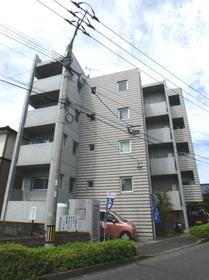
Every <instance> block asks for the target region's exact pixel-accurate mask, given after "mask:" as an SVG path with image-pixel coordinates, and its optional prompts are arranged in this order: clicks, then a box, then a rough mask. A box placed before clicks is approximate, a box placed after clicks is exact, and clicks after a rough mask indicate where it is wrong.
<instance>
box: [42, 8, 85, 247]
mask: <svg viewBox="0 0 209 280" xmlns="http://www.w3.org/2000/svg"><path fill="white" fill-rule="evenodd" d="M86 14H87V11H86V12H85V13H84V16H83V18H82V19H80V20H78V22H77V26H76V29H75V32H74V35H73V38H72V40H71V42H70V44H69V45H68V47H67V50H66V56H65V59H64V61H62V63H63V64H64V67H63V71H62V79H61V88H60V95H59V100H60V105H59V106H58V111H57V119H56V126H55V133H54V144H53V151H52V159H51V164H50V171H49V183H48V190H47V216H46V228H45V230H46V234H45V246H54V244H55V228H56V212H57V199H58V185H59V181H60V167H61V158H62V147H63V134H64V123H65V114H66V112H65V103H66V102H67V95H68V94H67V93H68V85H69V79H70V77H71V76H72V75H73V74H74V72H75V71H73V69H72V68H71V65H72V62H73V54H72V48H73V43H74V40H75V37H76V35H77V32H78V30H79V28H80V26H81V24H82V22H83V20H84V18H85V16H86Z"/></svg>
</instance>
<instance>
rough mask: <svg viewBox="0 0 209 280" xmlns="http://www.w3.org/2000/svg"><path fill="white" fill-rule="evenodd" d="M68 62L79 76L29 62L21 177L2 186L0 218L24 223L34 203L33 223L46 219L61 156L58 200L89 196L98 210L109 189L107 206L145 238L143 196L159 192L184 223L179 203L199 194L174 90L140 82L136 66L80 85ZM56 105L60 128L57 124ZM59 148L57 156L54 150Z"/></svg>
mask: <svg viewBox="0 0 209 280" xmlns="http://www.w3.org/2000/svg"><path fill="white" fill-rule="evenodd" d="M72 67H73V69H75V70H76V71H77V72H79V73H81V74H80V75H76V74H74V75H66V74H63V73H64V72H63V67H62V65H61V64H59V63H58V62H52V61H47V62H41V61H38V62H36V63H35V65H34V69H35V75H34V77H33V78H32V79H31V84H32V85H33V91H32V92H31V94H30V96H29V105H30V107H28V108H31V107H32V108H33V109H32V110H28V109H27V110H28V111H27V112H26V113H27V114H26V120H25V122H24V127H23V137H22V142H21V146H20V152H19V157H18V161H17V165H16V177H18V178H21V180H19V182H20V181H21V182H22V183H21V188H19V186H17V185H15V184H13V187H12V189H11V188H10V191H9V192H8V193H9V196H8V198H7V199H6V202H5V204H6V207H5V209H6V211H5V219H6V220H13V221H14V220H15V221H28V213H29V209H30V207H34V206H35V207H37V218H36V221H39V222H45V221H46V207H47V206H46V205H47V203H46V201H47V200H49V196H48V198H47V192H49V186H50V184H51V183H52V181H53V180H52V178H53V168H52V167H53V165H54V163H55V162H57V161H59V160H60V168H59V180H58V181H59V182H58V184H59V186H58V199H57V201H58V202H66V201H67V200H68V199H69V198H78V199H86V198H95V199H99V200H100V205H101V208H104V207H105V199H106V194H107V192H114V193H115V194H116V199H115V203H114V208H113V210H115V211H116V212H117V213H118V214H121V216H123V217H124V218H126V219H127V220H130V221H132V222H134V224H135V225H136V229H137V233H138V236H139V238H141V239H152V238H153V236H154V225H153V221H152V210H151V200H150V194H151V193H156V192H158V191H165V192H167V193H168V196H169V198H170V201H171V202H172V205H173V213H174V219H177V218H178V219H181V220H182V221H183V222H184V223H185V224H186V223H187V218H186V217H185V215H186V205H188V204H191V203H195V202H198V201H201V200H202V195H201V191H200V184H199V178H198V173H197V168H196V163H195V160H194V151H193V147H192V142H191V136H190V132H189V126H188V121H187V116H186V111H185V106H184V101H183V97H182V93H181V90H180V89H175V90H167V87H166V84H164V83H158V84H152V85H148V86H146V87H142V85H141V78H140V73H139V72H138V70H137V69H132V70H128V71H123V72H119V73H114V74H110V75H104V76H100V77H96V78H91V79H88V81H87V83H86V82H85V81H84V80H85V79H86V78H85V75H83V71H82V69H81V67H80V66H79V64H78V62H77V61H76V59H75V58H74V60H73V65H72ZM63 88H64V89H65V91H66V94H67V95H66V98H65V100H64V101H63V100H62V98H61V92H62V91H63ZM61 109H63V110H61ZM61 111H64V118H63V121H62V124H63V126H64V128H63V131H62V130H58V129H57V128H58V127H59V125H60V114H61ZM59 131H62V135H61V136H62V141H61V142H58V141H57V138H58V136H59V133H60V132H59ZM58 146H60V148H61V157H60V158H57V157H55V156H54V152H53V151H54V149H56V148H57V147H58ZM8 190H9V186H8Z"/></svg>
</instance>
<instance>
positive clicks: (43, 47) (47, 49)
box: [0, 23, 63, 59]
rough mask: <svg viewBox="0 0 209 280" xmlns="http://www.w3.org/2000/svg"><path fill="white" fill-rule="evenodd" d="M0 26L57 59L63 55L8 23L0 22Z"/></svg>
mask: <svg viewBox="0 0 209 280" xmlns="http://www.w3.org/2000/svg"><path fill="white" fill-rule="evenodd" d="M0 26H1V27H2V28H3V29H6V30H7V32H9V33H12V34H14V35H15V36H17V37H19V38H21V39H23V40H25V41H27V42H28V43H30V44H32V45H35V46H36V47H37V48H40V49H42V50H44V51H46V52H48V53H50V54H52V55H53V56H55V57H57V58H58V59H61V58H63V56H62V55H60V54H59V53H57V52H55V51H54V50H50V49H49V48H46V47H45V46H43V45H41V44H39V43H38V42H36V41H35V40H34V39H33V38H31V37H29V36H28V35H26V34H24V33H23V32H20V31H18V30H15V29H14V28H13V27H11V26H9V25H5V24H2V23H0Z"/></svg>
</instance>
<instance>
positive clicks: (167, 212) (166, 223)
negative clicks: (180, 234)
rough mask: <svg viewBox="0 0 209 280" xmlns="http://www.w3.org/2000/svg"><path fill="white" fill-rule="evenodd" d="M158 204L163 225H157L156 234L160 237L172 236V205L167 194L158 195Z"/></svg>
mask: <svg viewBox="0 0 209 280" xmlns="http://www.w3.org/2000/svg"><path fill="white" fill-rule="evenodd" d="M156 197H157V202H158V211H159V214H160V219H161V223H160V224H158V225H156V233H157V235H158V236H165V235H170V234H172V224H171V205H170V202H169V199H168V197H167V194H166V192H157V193H156Z"/></svg>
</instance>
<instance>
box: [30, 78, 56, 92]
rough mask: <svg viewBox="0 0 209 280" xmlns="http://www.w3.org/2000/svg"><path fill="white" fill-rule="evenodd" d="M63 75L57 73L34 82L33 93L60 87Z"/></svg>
mask: <svg viewBox="0 0 209 280" xmlns="http://www.w3.org/2000/svg"><path fill="white" fill-rule="evenodd" d="M60 82H61V75H56V76H52V77H48V78H44V79H40V80H37V81H35V82H34V84H33V91H34V92H32V93H31V95H36V94H37V93H43V92H50V91H55V90H59V89H60Z"/></svg>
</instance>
